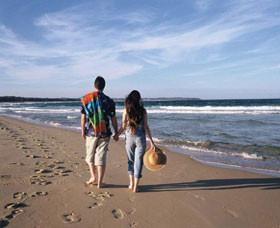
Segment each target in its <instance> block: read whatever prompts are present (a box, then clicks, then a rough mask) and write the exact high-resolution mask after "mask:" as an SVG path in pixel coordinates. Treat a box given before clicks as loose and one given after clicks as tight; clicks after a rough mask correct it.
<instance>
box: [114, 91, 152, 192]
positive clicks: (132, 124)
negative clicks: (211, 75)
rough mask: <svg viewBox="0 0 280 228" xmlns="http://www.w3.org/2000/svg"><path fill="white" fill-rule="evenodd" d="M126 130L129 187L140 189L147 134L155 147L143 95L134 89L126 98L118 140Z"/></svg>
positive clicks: (116, 138)
mask: <svg viewBox="0 0 280 228" xmlns="http://www.w3.org/2000/svg"><path fill="white" fill-rule="evenodd" d="M124 130H125V131H126V133H125V136H126V145H125V147H126V152H127V158H128V175H129V186H128V188H129V189H131V190H133V192H137V191H138V184H139V181H140V178H141V177H142V167H143V157H144V154H145V151H146V135H147V136H148V139H149V140H150V143H151V147H155V144H154V142H153V139H152V137H151V133H150V129H149V127H148V120H147V112H146V110H145V109H144V107H143V103H142V100H141V95H140V93H139V92H138V91H136V90H133V91H132V92H131V93H130V94H129V95H128V96H127V97H126V99H125V109H124V112H123V118H122V127H121V128H120V130H119V131H118V133H117V134H116V135H115V136H114V138H115V140H116V141H117V140H118V138H119V136H120V134H121V133H122V132H123V131H124Z"/></svg>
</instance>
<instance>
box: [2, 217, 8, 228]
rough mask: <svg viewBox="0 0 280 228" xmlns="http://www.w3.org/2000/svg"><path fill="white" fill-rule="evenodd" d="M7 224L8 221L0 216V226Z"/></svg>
mask: <svg viewBox="0 0 280 228" xmlns="http://www.w3.org/2000/svg"><path fill="white" fill-rule="evenodd" d="M8 225H9V222H8V221H7V220H5V219H3V218H0V227H6V226H8Z"/></svg>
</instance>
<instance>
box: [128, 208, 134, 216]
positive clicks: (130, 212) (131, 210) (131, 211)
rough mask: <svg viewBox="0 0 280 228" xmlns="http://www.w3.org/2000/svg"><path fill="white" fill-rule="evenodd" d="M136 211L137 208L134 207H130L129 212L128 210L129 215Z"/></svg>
mask: <svg viewBox="0 0 280 228" xmlns="http://www.w3.org/2000/svg"><path fill="white" fill-rule="evenodd" d="M135 212H136V209H135V208H134V207H133V208H131V209H130V211H129V212H127V214H128V215H133V214H134V213H135Z"/></svg>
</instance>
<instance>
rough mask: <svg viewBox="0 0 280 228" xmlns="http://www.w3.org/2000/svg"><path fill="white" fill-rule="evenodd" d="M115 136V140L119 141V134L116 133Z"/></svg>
mask: <svg viewBox="0 0 280 228" xmlns="http://www.w3.org/2000/svg"><path fill="white" fill-rule="evenodd" d="M113 138H114V140H115V141H116V142H117V141H119V136H118V134H115V135H114V137H113Z"/></svg>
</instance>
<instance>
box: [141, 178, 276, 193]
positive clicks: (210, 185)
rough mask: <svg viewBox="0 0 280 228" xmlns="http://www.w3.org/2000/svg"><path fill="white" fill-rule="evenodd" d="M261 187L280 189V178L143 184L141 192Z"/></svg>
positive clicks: (262, 188)
mask: <svg viewBox="0 0 280 228" xmlns="http://www.w3.org/2000/svg"><path fill="white" fill-rule="evenodd" d="M242 188H260V190H273V189H280V178H244V179H213V180H198V181H195V182H182V183H169V184H156V185H141V192H162V191H164V192H166V191H193V190H228V189H242Z"/></svg>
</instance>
